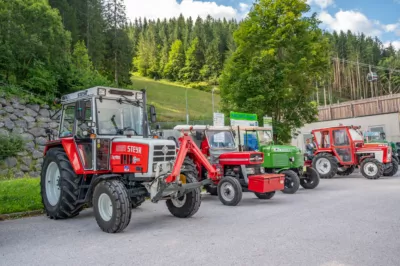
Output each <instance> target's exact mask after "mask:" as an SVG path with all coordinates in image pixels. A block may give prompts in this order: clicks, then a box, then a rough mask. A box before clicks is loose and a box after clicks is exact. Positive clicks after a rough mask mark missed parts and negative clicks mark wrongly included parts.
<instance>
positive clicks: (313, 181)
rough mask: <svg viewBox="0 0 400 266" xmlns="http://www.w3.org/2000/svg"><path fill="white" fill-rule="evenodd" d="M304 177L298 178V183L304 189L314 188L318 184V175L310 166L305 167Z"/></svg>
mask: <svg viewBox="0 0 400 266" xmlns="http://www.w3.org/2000/svg"><path fill="white" fill-rule="evenodd" d="M304 176H305V177H304V178H301V179H300V185H301V186H302V187H303V188H305V189H314V188H316V187H317V186H318V185H319V181H320V177H319V174H318V172H317V170H315V169H314V168H312V167H307V172H306V173H304Z"/></svg>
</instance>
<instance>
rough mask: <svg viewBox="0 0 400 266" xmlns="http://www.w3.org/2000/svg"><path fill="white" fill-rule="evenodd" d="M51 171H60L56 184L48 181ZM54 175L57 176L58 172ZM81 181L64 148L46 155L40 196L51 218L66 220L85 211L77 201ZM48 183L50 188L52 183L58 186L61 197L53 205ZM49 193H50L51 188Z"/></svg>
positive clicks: (55, 149)
mask: <svg viewBox="0 0 400 266" xmlns="http://www.w3.org/2000/svg"><path fill="white" fill-rule="evenodd" d="M49 166H51V167H49ZM51 169H58V171H59V178H58V179H57V178H56V180H55V182H49V180H47V181H46V173H47V171H49V175H50V176H51V174H50V172H51ZM56 171H57V170H56ZM54 174H56V172H55V173H54ZM81 179H82V177H81V176H78V175H76V174H75V172H74V170H73V168H72V166H71V163H70V162H69V160H68V157H67V154H66V153H65V151H64V150H63V149H62V148H53V149H50V150H49V151H48V152H47V153H46V156H45V157H44V160H43V166H42V172H41V178H40V189H41V191H40V194H41V196H42V203H43V206H44V209H45V211H46V214H47V216H49V218H51V219H66V218H72V217H75V216H77V215H78V214H79V212H80V211H81V210H82V209H83V204H77V203H76V201H77V199H78V195H79V184H80V182H81ZM46 182H47V186H50V183H52V184H54V185H56V187H55V188H56V189H57V188H58V191H59V197H58V201H57V202H56V203H55V201H54V200H53V202H54V203H53V204H52V203H50V202H51V201H52V200H49V199H50V198H49V195H47V192H46ZM47 191H49V188H48V190H47ZM55 198H57V197H56V196H55V197H53V199H55Z"/></svg>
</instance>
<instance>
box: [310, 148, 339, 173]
mask: <svg viewBox="0 0 400 266" xmlns="http://www.w3.org/2000/svg"><path fill="white" fill-rule="evenodd" d="M312 166H313V168H314V169H315V170H317V172H318V174H319V176H320V178H332V177H334V176H335V175H336V173H337V170H338V163H337V162H336V159H335V158H334V157H333V156H332V155H331V154H329V153H319V154H317V155H316V156H315V157H314V159H313V161H312ZM323 169H324V171H322V170H323Z"/></svg>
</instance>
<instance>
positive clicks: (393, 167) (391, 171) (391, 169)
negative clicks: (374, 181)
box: [383, 157, 399, 176]
mask: <svg viewBox="0 0 400 266" xmlns="http://www.w3.org/2000/svg"><path fill="white" fill-rule="evenodd" d="M398 170H399V162H398V161H397V160H396V159H394V157H392V162H391V163H389V164H388V166H387V167H386V168H385V169H384V171H383V175H384V176H394V175H395V174H396V173H397V171H398Z"/></svg>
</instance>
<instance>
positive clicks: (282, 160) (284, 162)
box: [272, 154, 289, 167]
mask: <svg viewBox="0 0 400 266" xmlns="http://www.w3.org/2000/svg"><path fill="white" fill-rule="evenodd" d="M272 156H273V165H274V167H285V166H288V164H289V156H288V155H287V154H273V155H272Z"/></svg>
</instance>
